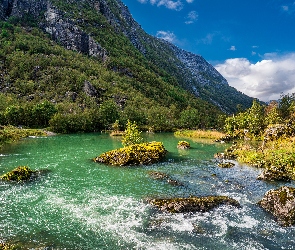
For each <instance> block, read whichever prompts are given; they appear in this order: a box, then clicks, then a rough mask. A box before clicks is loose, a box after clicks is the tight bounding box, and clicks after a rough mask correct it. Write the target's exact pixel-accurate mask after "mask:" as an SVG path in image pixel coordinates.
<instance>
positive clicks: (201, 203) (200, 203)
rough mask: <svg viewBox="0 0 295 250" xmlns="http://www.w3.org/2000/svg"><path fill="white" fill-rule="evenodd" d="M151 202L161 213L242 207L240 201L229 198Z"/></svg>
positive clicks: (210, 197)
mask: <svg viewBox="0 0 295 250" xmlns="http://www.w3.org/2000/svg"><path fill="white" fill-rule="evenodd" d="M149 202H150V204H152V205H154V206H156V207H158V208H159V209H160V210H161V211H163V212H170V213H189V212H207V211H210V210H212V209H214V208H216V207H218V206H220V205H232V206H235V207H240V204H239V202H238V201H236V200H235V199H232V198H230V197H228V196H205V197H189V198H171V199H152V200H150V201H149Z"/></svg>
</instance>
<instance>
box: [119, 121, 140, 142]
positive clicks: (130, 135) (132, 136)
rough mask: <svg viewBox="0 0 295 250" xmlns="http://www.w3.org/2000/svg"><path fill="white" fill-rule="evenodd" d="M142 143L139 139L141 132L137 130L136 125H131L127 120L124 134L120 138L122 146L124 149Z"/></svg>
mask: <svg viewBox="0 0 295 250" xmlns="http://www.w3.org/2000/svg"><path fill="white" fill-rule="evenodd" d="M142 142H143V138H142V137H141V131H139V130H138V128H137V125H136V123H135V122H134V123H132V122H130V121H129V120H128V122H127V125H126V129H125V133H124V135H123V138H122V144H123V146H124V147H127V146H130V145H134V144H139V143H142Z"/></svg>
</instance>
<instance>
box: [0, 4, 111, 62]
mask: <svg viewBox="0 0 295 250" xmlns="http://www.w3.org/2000/svg"><path fill="white" fill-rule="evenodd" d="M25 15H30V16H31V17H33V18H34V19H35V20H38V24H39V26H40V28H42V29H43V30H44V31H46V32H47V33H49V34H50V35H51V37H52V39H53V40H54V41H56V42H58V43H59V44H61V45H62V46H64V47H65V48H66V49H69V50H74V51H79V52H82V53H84V54H87V55H90V56H94V57H98V58H100V59H102V60H103V61H105V60H106V58H107V51H106V50H105V49H104V48H102V47H101V46H100V44H99V43H97V42H96V41H94V39H93V38H92V37H91V36H90V35H88V34H87V33H85V32H84V31H83V30H81V29H80V28H79V27H78V26H77V25H76V23H75V21H74V20H70V19H68V18H66V17H65V16H64V13H63V12H62V11H60V10H58V9H57V8H56V7H54V6H53V5H52V4H51V2H50V1H46V0H4V1H2V3H1V4H0V18H1V19H2V20H5V19H7V18H9V17H16V18H23V17H25Z"/></svg>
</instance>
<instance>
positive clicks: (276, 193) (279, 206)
mask: <svg viewBox="0 0 295 250" xmlns="http://www.w3.org/2000/svg"><path fill="white" fill-rule="evenodd" d="M258 204H259V205H260V206H261V207H262V208H264V209H265V210H266V211H268V212H270V213H271V214H272V215H273V216H274V217H275V218H276V220H277V222H278V223H279V224H280V225H281V226H293V225H295V188H293V187H287V186H283V187H280V188H279V189H276V190H273V189H271V190H269V191H268V192H266V194H265V195H264V197H263V199H262V200H261V201H259V202H258Z"/></svg>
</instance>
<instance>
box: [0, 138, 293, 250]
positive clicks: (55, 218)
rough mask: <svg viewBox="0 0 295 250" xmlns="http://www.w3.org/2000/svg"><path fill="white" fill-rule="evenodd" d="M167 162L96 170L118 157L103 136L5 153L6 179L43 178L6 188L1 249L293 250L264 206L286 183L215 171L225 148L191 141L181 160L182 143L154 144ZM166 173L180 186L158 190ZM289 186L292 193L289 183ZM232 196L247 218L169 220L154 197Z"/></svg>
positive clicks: (288, 232) (232, 210)
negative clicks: (100, 158)
mask: <svg viewBox="0 0 295 250" xmlns="http://www.w3.org/2000/svg"><path fill="white" fill-rule="evenodd" d="M150 139H151V140H159V141H163V142H164V145H165V147H166V148H167V149H168V151H169V154H168V156H167V159H166V161H165V162H163V163H159V164H155V165H152V166H139V167H123V168H122V167H109V166H104V165H100V164H97V163H94V162H92V160H91V159H92V158H94V157H95V156H97V155H98V154H100V153H102V152H104V151H106V150H109V149H112V148H116V147H120V146H121V145H120V141H119V140H118V139H117V138H111V137H109V136H108V135H105V134H85V135H66V136H56V137H49V138H47V139H46V140H44V139H43V138H30V139H28V140H25V141H21V142H20V143H18V144H15V145H10V146H8V147H6V148H4V150H3V152H1V158H0V174H2V173H4V172H6V171H8V170H9V169H11V167H16V166H18V165H27V166H30V167H31V168H32V169H36V170H42V169H45V170H46V171H45V172H44V174H43V175H41V176H40V177H38V178H37V179H36V180H35V181H33V182H30V183H26V184H15V183H13V184H9V183H6V182H0V192H1V193H0V194H1V195H0V202H1V207H0V219H1V223H0V240H4V241H10V242H14V243H19V242H20V243H22V244H25V245H26V246H27V248H26V249H40V248H41V249H42V247H43V248H45V247H49V249H111V250H112V249H169V250H170V249H210V250H211V249H247V250H248V249H294V248H295V247H294V246H295V242H294V239H295V237H294V236H295V228H294V227H290V228H282V227H280V226H278V225H277V224H276V222H275V221H274V220H273V218H272V217H271V216H270V215H269V214H267V213H265V211H263V210H262V209H261V208H260V207H259V206H257V202H258V201H259V199H261V198H262V197H263V195H264V193H265V192H266V191H267V190H269V189H270V188H277V187H279V186H280V185H284V183H275V182H273V183H265V182H261V181H257V180H256V176H257V175H258V174H259V172H260V171H261V170H259V169H254V168H250V167H247V166H239V165H236V166H235V167H234V168H232V169H221V168H218V167H217V164H216V162H215V161H214V160H213V159H212V156H213V155H214V153H216V152H217V151H221V150H222V149H223V148H222V147H223V146H221V145H219V144H205V143H204V142H200V143H198V142H193V141H191V145H192V149H190V150H189V151H186V152H185V153H183V152H182V151H179V150H177V148H176V145H177V142H178V140H180V139H179V138H174V137H173V136H172V135H171V134H160V135H153V137H152V138H150ZM153 170H155V171H162V172H165V173H166V174H169V175H170V177H171V178H173V179H175V180H177V181H179V182H180V183H182V184H183V185H182V186H171V185H169V184H168V183H167V181H160V180H154V179H152V178H151V177H150V176H149V172H150V171H153ZM288 185H293V186H294V184H293V183H289V184H288ZM190 195H227V196H229V197H231V198H234V199H236V200H238V201H239V203H240V204H241V208H236V207H232V206H221V207H219V208H217V209H214V210H212V211H210V212H206V213H193V214H191V213H188V214H168V213H161V212H159V211H158V210H156V209H155V208H153V207H152V206H151V205H149V204H148V203H147V202H146V199H147V198H151V197H163V198H164V197H173V196H177V197H187V196H190Z"/></svg>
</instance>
